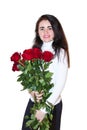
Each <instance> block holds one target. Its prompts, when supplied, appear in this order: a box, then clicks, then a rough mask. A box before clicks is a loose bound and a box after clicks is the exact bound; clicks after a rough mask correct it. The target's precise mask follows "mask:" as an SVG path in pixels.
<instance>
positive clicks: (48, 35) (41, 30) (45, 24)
mask: <svg viewBox="0 0 87 130" xmlns="http://www.w3.org/2000/svg"><path fill="white" fill-rule="evenodd" d="M38 34H39V37H40V39H41V40H42V41H43V42H50V41H52V40H53V39H54V32H53V28H52V26H51V24H50V22H49V21H48V20H42V21H41V22H40V23H39V26H38Z"/></svg>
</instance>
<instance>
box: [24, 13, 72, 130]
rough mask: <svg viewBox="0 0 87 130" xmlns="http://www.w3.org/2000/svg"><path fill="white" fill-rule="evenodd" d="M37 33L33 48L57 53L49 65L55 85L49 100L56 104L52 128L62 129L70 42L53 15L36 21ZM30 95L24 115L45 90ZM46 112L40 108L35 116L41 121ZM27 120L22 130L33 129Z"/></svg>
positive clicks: (54, 129) (41, 96) (51, 129)
mask: <svg viewBox="0 0 87 130" xmlns="http://www.w3.org/2000/svg"><path fill="white" fill-rule="evenodd" d="M35 33H36V36H35V39H34V45H33V48H34V47H38V48H40V49H41V50H42V51H46V50H47V51H51V52H52V53H54V55H55V57H54V59H53V60H52V64H50V67H49V70H50V71H51V72H53V77H52V83H54V87H53V88H52V89H51V90H50V91H51V92H52V94H51V96H50V97H49V98H48V100H47V102H49V103H51V104H52V105H53V106H54V110H53V113H52V114H53V120H52V125H51V128H50V130H60V123H61V113H62V98H61V92H62V90H63V88H64V86H65V82H66V78H67V72H68V68H69V67H70V60H69V50H68V43H67V40H66V38H65V34H64V31H63V28H62V26H61V24H60V22H59V21H58V19H57V18H56V17H55V16H53V15H48V14H46V15H42V16H41V17H40V18H39V19H38V21H37V23H36V29H35ZM30 95H31V98H30V100H29V103H28V105H27V108H26V111H25V115H24V116H26V115H29V114H30V113H29V111H30V108H31V107H32V106H33V104H34V97H36V99H37V102H39V101H40V100H41V99H42V98H43V91H42V93H40V94H39V93H38V92H35V91H33V92H31V93H30ZM45 114H46V110H44V109H40V110H37V111H36V115H35V117H36V118H37V120H39V121H40V122H41V121H42V120H43V119H44V117H45ZM26 121H27V120H25V119H24V121H23V126H22V130H31V129H29V128H26V126H25V123H26Z"/></svg>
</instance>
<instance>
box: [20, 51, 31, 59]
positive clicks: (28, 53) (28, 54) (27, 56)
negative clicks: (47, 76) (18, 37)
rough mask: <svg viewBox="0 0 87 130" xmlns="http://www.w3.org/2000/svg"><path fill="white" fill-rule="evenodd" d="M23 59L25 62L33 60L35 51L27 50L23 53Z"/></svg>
mask: <svg viewBox="0 0 87 130" xmlns="http://www.w3.org/2000/svg"><path fill="white" fill-rule="evenodd" d="M22 57H23V59H24V60H31V59H33V50H32V49H26V50H24V51H23V54H22Z"/></svg>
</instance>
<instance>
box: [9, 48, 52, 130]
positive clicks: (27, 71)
mask: <svg viewBox="0 0 87 130" xmlns="http://www.w3.org/2000/svg"><path fill="white" fill-rule="evenodd" d="M53 57H54V55H53V54H52V53H51V52H49V51H44V52H42V51H41V50H40V49H39V48H31V49H26V50H24V51H23V53H22V54H21V53H19V52H15V53H14V54H12V56H11V57H10V59H11V61H13V66H12V70H13V71H21V74H19V75H18V79H17V81H18V82H20V83H21V84H22V86H23V90H25V89H28V90H29V91H38V92H39V93H40V92H41V91H42V90H43V93H44V94H43V98H42V100H41V101H40V102H36V100H35V99H34V100H35V102H34V105H33V107H32V108H31V117H28V116H26V117H25V118H28V119H29V120H28V121H27V122H26V127H28V126H29V127H31V128H32V129H34V130H37V129H38V128H39V129H40V130H49V128H50V121H49V120H52V114H51V111H52V109H53V107H52V106H51V104H49V103H48V104H49V105H47V103H46V101H47V98H48V97H49V96H50V95H51V92H50V89H51V88H52V87H53V86H54V85H53V83H51V79H52V72H50V71H49V70H48V68H49V65H50V64H51V63H52V61H51V60H52V59H53ZM41 108H43V109H44V108H45V109H46V111H47V114H46V115H45V118H44V119H43V121H42V122H39V121H38V120H37V119H36V118H35V113H36V110H39V109H41Z"/></svg>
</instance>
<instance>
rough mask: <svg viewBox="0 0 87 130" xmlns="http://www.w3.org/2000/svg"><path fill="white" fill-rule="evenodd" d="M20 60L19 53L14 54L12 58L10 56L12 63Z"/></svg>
mask: <svg viewBox="0 0 87 130" xmlns="http://www.w3.org/2000/svg"><path fill="white" fill-rule="evenodd" d="M20 58H21V55H20V53H18V52H15V53H14V54H13V55H12V56H11V61H14V62H18V61H19V60H20Z"/></svg>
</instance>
